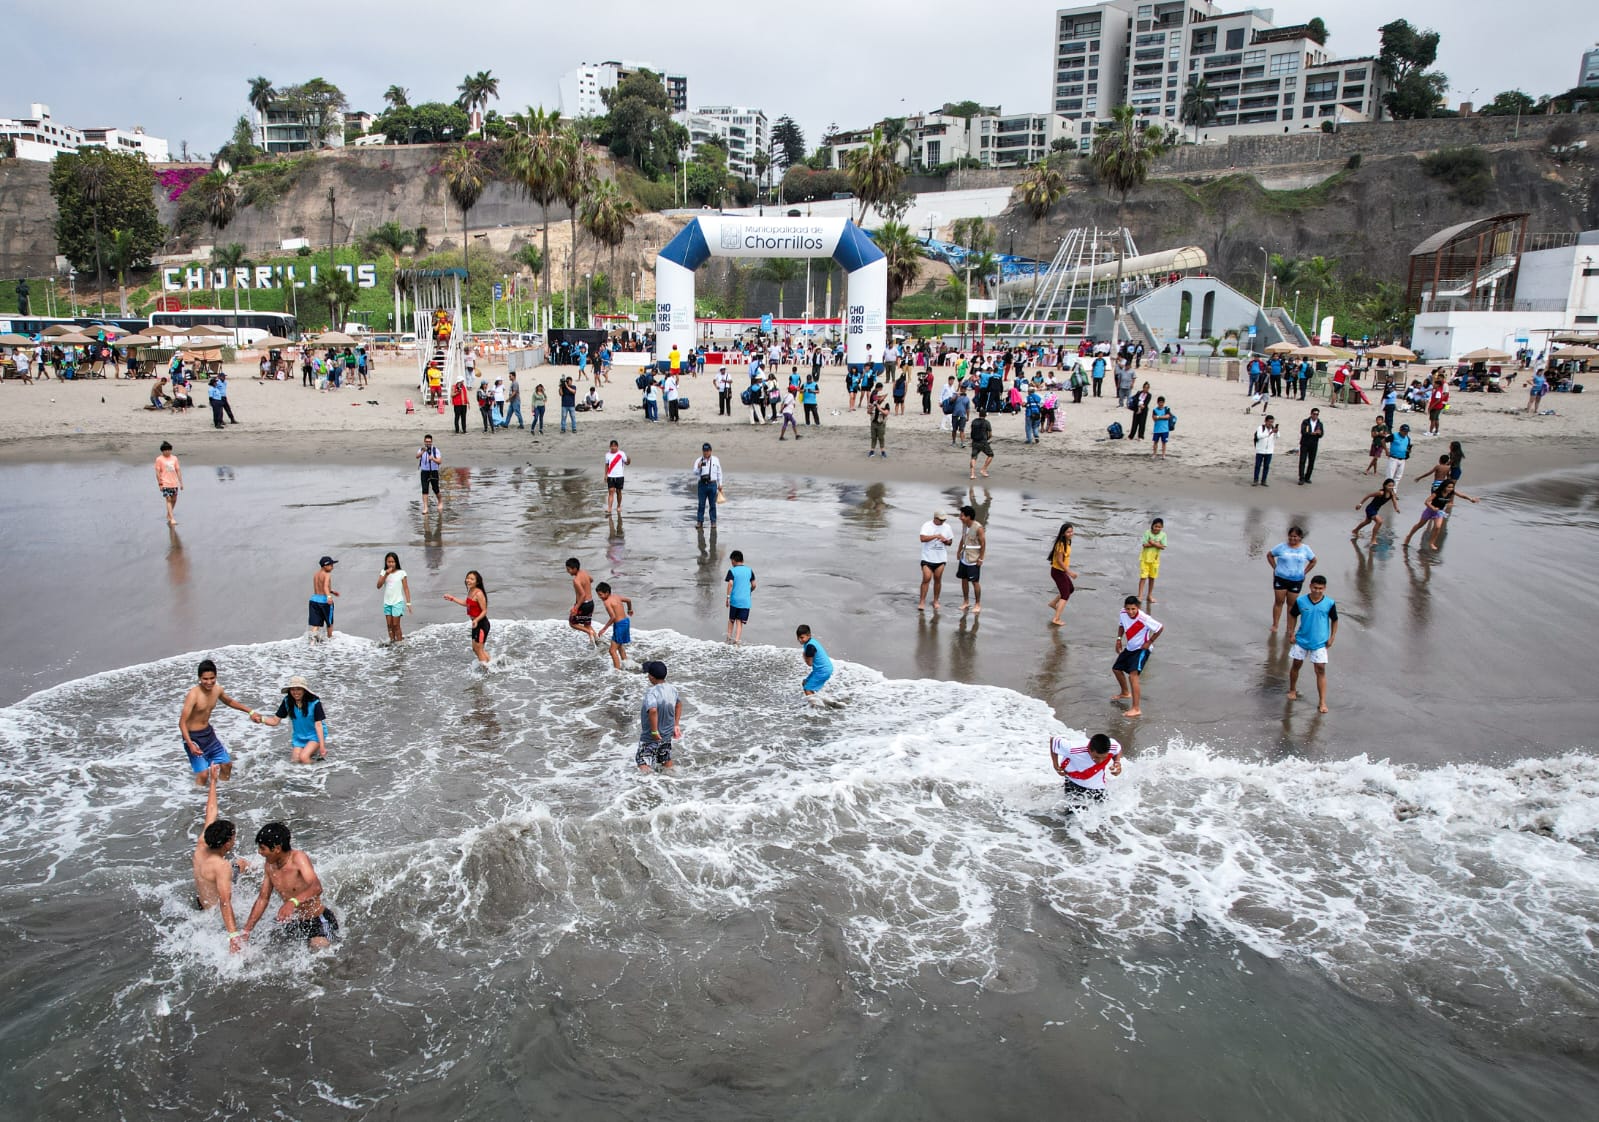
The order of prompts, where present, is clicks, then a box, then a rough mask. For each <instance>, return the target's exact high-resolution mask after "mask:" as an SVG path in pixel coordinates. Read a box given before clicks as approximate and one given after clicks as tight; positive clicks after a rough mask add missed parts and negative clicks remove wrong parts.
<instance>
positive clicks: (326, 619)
mask: <svg viewBox="0 0 1599 1122" xmlns="http://www.w3.org/2000/svg"><path fill="white" fill-rule="evenodd" d="M307 621H308V622H309V623H310V625H311V626H312V627H332V626H333V604H332V602H331V601H329V600H328V599H326V598H325V597H324V598H323V599H321V600H318V599H317V598H316V597H315V596H313V597H311V609H310V611H309V612H308V613H307Z"/></svg>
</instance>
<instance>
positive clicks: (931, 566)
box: [922, 561, 946, 573]
mask: <svg viewBox="0 0 1599 1122" xmlns="http://www.w3.org/2000/svg"><path fill="white" fill-rule="evenodd" d="M945 564H946V562H943V561H923V562H922V568H924V569H926V570H927V571H928V572H930V573H940V572H943V570H944V565H945Z"/></svg>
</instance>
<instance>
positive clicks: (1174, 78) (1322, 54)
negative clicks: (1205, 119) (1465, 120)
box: [1051, 0, 1384, 150]
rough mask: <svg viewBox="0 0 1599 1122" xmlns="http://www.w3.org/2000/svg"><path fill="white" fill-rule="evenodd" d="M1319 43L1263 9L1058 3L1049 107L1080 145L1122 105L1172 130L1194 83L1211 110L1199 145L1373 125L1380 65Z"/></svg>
mask: <svg viewBox="0 0 1599 1122" xmlns="http://www.w3.org/2000/svg"><path fill="white" fill-rule="evenodd" d="M1323 38H1325V35H1324V34H1323V33H1322V32H1321V31H1320V30H1319V29H1318V28H1317V27H1315V26H1312V25H1310V24H1297V25H1294V26H1290V27H1278V26H1277V25H1276V24H1274V23H1273V22H1272V11H1271V9H1269V8H1246V9H1244V10H1242V11H1237V12H1224V11H1222V10H1221V9H1220V8H1218V7H1217V6H1216V5H1215V4H1213V3H1211V2H1210V0H1164V2H1162V3H1148V4H1139V3H1137V2H1136V0H1119V2H1117V3H1100V4H1093V5H1089V6H1085V7H1078V8H1062V9H1059V10H1058V11H1057V12H1056V13H1055V48H1056V49H1055V67H1054V73H1053V76H1052V82H1051V88H1052V90H1053V99H1052V100H1053V107H1054V111H1055V112H1056V113H1057V114H1059V115H1061V116H1063V117H1066V118H1068V120H1069V121H1070V122H1071V124H1070V125H1068V129H1069V131H1070V133H1071V134H1072V135H1074V136H1075V138H1076V140H1077V143H1078V147H1079V148H1081V149H1084V150H1086V149H1087V148H1088V147H1090V145H1091V143H1092V139H1093V133H1094V129H1095V128H1096V127H1097V125H1098V123H1099V122H1100V121H1103V120H1106V119H1108V118H1109V117H1110V114H1111V111H1112V110H1114V109H1115V108H1116V107H1118V106H1120V105H1132V106H1133V108H1134V109H1135V111H1136V112H1137V113H1138V115H1139V116H1140V117H1143V118H1146V119H1148V120H1150V121H1153V122H1155V123H1157V124H1163V125H1168V126H1170V127H1172V128H1176V129H1181V128H1182V127H1183V126H1182V120H1181V114H1182V104H1183V98H1184V95H1185V94H1186V92H1187V91H1188V89H1189V87H1190V86H1191V85H1194V84H1196V83H1200V82H1203V83H1204V87H1205V88H1206V89H1207V91H1208V93H1209V95H1210V97H1211V98H1213V99H1214V108H1215V117H1214V118H1213V119H1212V120H1211V121H1210V122H1209V123H1208V124H1206V125H1204V126H1202V127H1201V128H1200V129H1199V139H1200V140H1201V141H1205V140H1218V139H1221V138H1224V137H1226V136H1228V135H1233V134H1237V133H1280V132H1298V131H1301V130H1304V129H1307V128H1320V127H1321V123H1322V122H1323V121H1330V122H1333V124H1334V125H1337V124H1345V123H1349V122H1353V121H1370V120H1376V119H1377V118H1378V117H1379V116H1380V115H1381V111H1382V94H1383V92H1384V87H1383V86H1382V83H1381V75H1380V73H1379V71H1378V67H1377V60H1376V59H1374V58H1353V59H1338V58H1334V57H1333V56H1332V55H1330V54H1329V53H1328V51H1327V49H1326V46H1325V45H1324V44H1323V42H1322V39H1323ZM1189 131H1190V135H1192V132H1193V130H1189Z"/></svg>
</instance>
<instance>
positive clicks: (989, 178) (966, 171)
mask: <svg viewBox="0 0 1599 1122" xmlns="http://www.w3.org/2000/svg"><path fill="white" fill-rule="evenodd" d="M1025 178H1027V169H1026V168H959V169H956V170H955V171H952V172H950V173H949V176H948V178H947V179H946V180H945V183H946V186H945V189H946V190H949V191H964V190H967V189H969V188H974V187H1014V186H1016V185H1017V184H1018V183H1020V182H1021V181H1022V180H1023V179H1025Z"/></svg>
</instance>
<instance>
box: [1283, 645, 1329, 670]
mask: <svg viewBox="0 0 1599 1122" xmlns="http://www.w3.org/2000/svg"><path fill="white" fill-rule="evenodd" d="M1288 657H1289V658H1290V659H1292V660H1293V661H1295V662H1309V663H1311V664H1312V665H1315V664H1316V663H1320V664H1321V665H1323V666H1325V665H1327V648H1326V647H1317V648H1316V649H1315V650H1313V651H1307V650H1305V648H1304V647H1301V646H1300V645H1299V644H1298V643H1295V644H1293V645H1292V646H1290V647H1289V648H1288Z"/></svg>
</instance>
